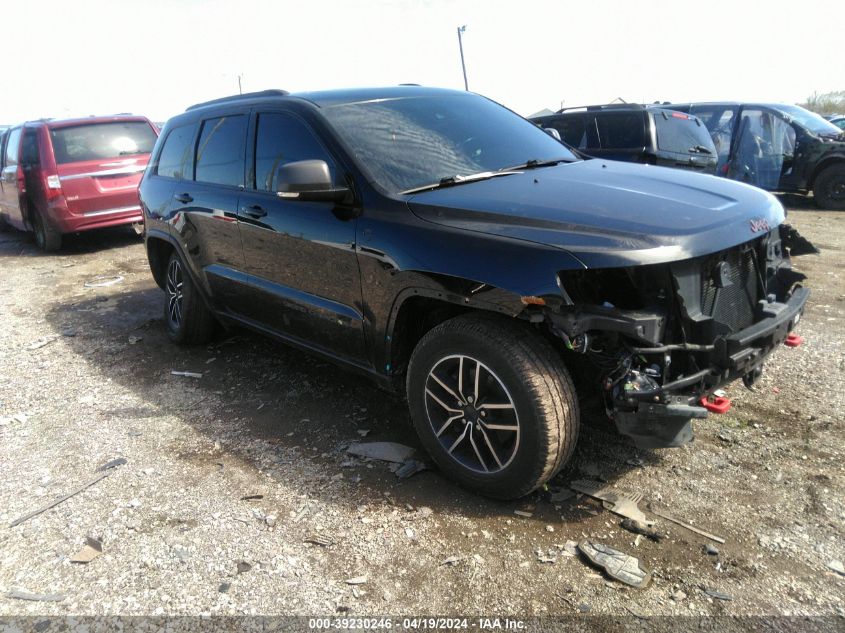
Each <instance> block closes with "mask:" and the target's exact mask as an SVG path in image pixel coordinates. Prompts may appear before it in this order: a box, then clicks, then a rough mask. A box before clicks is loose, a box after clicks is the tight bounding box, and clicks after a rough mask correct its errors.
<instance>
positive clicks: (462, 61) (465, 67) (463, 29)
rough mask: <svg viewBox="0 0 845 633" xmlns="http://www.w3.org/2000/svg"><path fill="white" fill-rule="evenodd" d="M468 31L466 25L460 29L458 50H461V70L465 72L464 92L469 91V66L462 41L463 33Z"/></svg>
mask: <svg viewBox="0 0 845 633" xmlns="http://www.w3.org/2000/svg"><path fill="white" fill-rule="evenodd" d="M466 30H467V25H466V24H464V25H463V26H459V27H458V48H460V49H461V69H462V70H463V71H464V90H469V84H467V65H466V64H465V63H464V42H463V40H462V39H461V33H463V32H464V31H466Z"/></svg>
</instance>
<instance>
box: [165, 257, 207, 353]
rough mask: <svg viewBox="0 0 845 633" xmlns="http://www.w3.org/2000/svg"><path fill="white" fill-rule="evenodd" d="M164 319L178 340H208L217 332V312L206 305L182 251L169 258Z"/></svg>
mask: <svg viewBox="0 0 845 633" xmlns="http://www.w3.org/2000/svg"><path fill="white" fill-rule="evenodd" d="M164 295H165V299H164V322H165V324H166V325H167V335H168V336H169V337H170V340H171V341H173V342H174V343H181V344H185V345H197V344H201V343H207V342H208V341H209V340H211V335H212V334H213V333H214V316H213V315H212V314H211V312H210V311H209V309H208V308H207V307H206V306H205V303H204V302H203V299H202V297H201V296H200V295H199V293H198V292H197V289H196V287H195V286H194V282H193V280H192V279H191V276H190V274H188V271H187V269H186V268H185V264H184V263H183V262H182V260H181V259H180V257H179V255H177V254H176V253H173V254H172V255H171V256H170V259H169V260H168V262H167V274H166V275H165V278H164Z"/></svg>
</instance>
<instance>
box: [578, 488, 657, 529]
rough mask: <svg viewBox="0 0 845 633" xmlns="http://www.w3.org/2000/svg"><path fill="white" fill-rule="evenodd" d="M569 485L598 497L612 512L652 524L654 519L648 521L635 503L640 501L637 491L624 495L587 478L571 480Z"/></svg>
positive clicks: (649, 525)
mask: <svg viewBox="0 0 845 633" xmlns="http://www.w3.org/2000/svg"><path fill="white" fill-rule="evenodd" d="M569 487H570V488H572V489H573V490H576V491H577V492H583V493H584V494H587V495H590V496H591V497H595V498H596V499H600V500H601V501H602V502H603V505H604V507H605V508H606V509H608V510H610V511H611V512H613V513H614V514H618V515H619V516H623V517H626V518H628V519H634V520H635V521H639V522H640V523H642V524H643V525H646V526H648V527H651V526H653V525H654V521H650V520H649V519H648V517H646V515H645V513H643V511H642V510H640V509H639V507H638V506H637V504H638V503H639V502H640V501H642V498H643V495H642V493H639V492H637V493H634V494H632V495H625V494H622V493H620V492H616V491H615V490H613V489H612V488H609V487H607V486H605V485H604V484H602V483H600V482H598V481H590V480H587V479H581V480H578V481H573V482H572V483H570V484H569Z"/></svg>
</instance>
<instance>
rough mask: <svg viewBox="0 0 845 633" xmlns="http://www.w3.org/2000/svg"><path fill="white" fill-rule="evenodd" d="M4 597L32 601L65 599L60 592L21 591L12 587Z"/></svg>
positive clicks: (58, 600) (59, 600)
mask: <svg viewBox="0 0 845 633" xmlns="http://www.w3.org/2000/svg"><path fill="white" fill-rule="evenodd" d="M6 597H7V598H14V599H15V600H30V601H33V602H61V601H62V600H64V599H65V596H64V595H62V594H60V593H30V592H29V591H21V590H19V589H13V590H12V591H10V592H9V593H7V594H6Z"/></svg>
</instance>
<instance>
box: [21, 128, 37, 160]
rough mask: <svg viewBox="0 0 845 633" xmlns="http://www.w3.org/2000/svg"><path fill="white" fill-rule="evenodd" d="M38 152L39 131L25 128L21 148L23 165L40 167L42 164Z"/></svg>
mask: <svg viewBox="0 0 845 633" xmlns="http://www.w3.org/2000/svg"><path fill="white" fill-rule="evenodd" d="M40 162H41V161H40V153H39V151H38V130H35V129H32V128H25V129H24V135H23V144H22V146H21V163H22V164H23V165H24V166H26V167H29V166H33V165H38V164H39V163H40Z"/></svg>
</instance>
